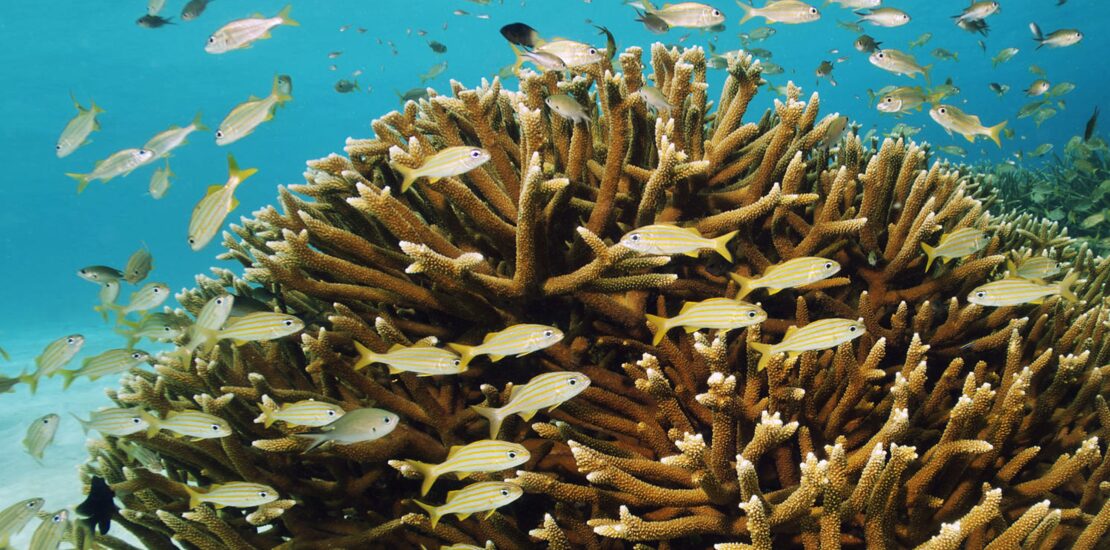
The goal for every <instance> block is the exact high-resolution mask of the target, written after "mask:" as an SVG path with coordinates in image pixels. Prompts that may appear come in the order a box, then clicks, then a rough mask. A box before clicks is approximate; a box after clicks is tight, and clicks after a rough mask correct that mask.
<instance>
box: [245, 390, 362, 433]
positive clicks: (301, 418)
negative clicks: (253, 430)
mask: <svg viewBox="0 0 1110 550" xmlns="http://www.w3.org/2000/svg"><path fill="white" fill-rule="evenodd" d="M259 408H261V409H262V414H260V415H259V416H258V418H255V419H254V423H255V424H262V426H263V427H265V428H269V427H270V426H272V425H273V423H274V422H277V421H278V420H281V421H282V422H285V423H286V424H290V425H293V426H309V427H312V428H319V427H321V426H327V425H328V424H331V423H332V422H335V421H336V420H339V418H340V417H341V416H343V415H344V414H345V413H346V411H345V410H343V407H340V406H339V405H334V404H332V403H326V402H324V401H315V400H312V399H305V400H303V401H297V402H296V403H283V404H282V405H281V407H280V408H279V407H278V404H277V403H275V402H274V400H273V399H271V398H270V396H268V395H263V396H262V403H260V404H259Z"/></svg>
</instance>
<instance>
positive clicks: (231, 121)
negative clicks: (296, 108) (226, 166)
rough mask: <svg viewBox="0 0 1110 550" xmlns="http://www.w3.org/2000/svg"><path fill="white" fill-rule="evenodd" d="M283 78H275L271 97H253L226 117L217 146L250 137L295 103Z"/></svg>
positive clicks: (220, 127) (217, 138) (221, 124)
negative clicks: (275, 114) (287, 106)
mask: <svg viewBox="0 0 1110 550" xmlns="http://www.w3.org/2000/svg"><path fill="white" fill-rule="evenodd" d="M282 78H283V76H282V75H278V76H276V77H274V83H273V85H272V86H271V88H270V95H268V96H266V97H264V98H261V99H259V98H256V97H254V96H251V97H250V98H249V99H247V100H246V101H244V102H243V103H240V104H239V105H237V106H236V107H235V108H234V109H232V110H231V112H230V113H228V114H227V116H226V117H224V119H223V121H222V122H220V126H219V128H217V129H216V145H228V144H231V143H234V142H236V141H239V140H240V139H243V138H245V137H247V136H249V135H250V134H251V133H253V132H254V130H255V128H258V126H259V125H261V124H262V123H263V122H267V121H270V120H272V119H273V118H274V111H276V110H277V108H278V107H281V106H282V105H285V104H286V103H288V102H290V101H293V96H291V95H289V87H288V86H286V85H284V84H283V83H282ZM244 179H245V178H244Z"/></svg>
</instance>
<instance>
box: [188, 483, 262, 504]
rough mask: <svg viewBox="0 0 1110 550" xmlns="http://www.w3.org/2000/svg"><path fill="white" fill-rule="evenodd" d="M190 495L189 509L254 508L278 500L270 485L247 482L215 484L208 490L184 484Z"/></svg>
mask: <svg viewBox="0 0 1110 550" xmlns="http://www.w3.org/2000/svg"><path fill="white" fill-rule="evenodd" d="M182 487H184V488H185V492H187V493H189V508H196V507H198V506H200V505H201V504H204V503H206V502H207V503H209V504H211V505H213V506H215V507H216V508H224V507H227V506H229V507H231V508H252V507H254V506H262V505H263V504H266V503H269V502H273V501H275V500H277V499H278V492H277V490H275V489H274V488H273V487H270V486H269V485H263V484H261V483H250V482H247V481H231V482H228V483H220V484H215V485H212V486H210V487H208V488H207V489H201V488H199V487H192V486H189V485H184V484H182Z"/></svg>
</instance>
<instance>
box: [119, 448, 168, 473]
mask: <svg viewBox="0 0 1110 550" xmlns="http://www.w3.org/2000/svg"><path fill="white" fill-rule="evenodd" d="M116 447H117V448H119V449H120V450H122V451H123V453H124V454H126V455H127V457H128V458H130V459H131V460H133V461H134V462H137V463H138V464H139V465H140V466H142V467H143V468H146V469H147V470H150V471H152V472H157V473H162V472H163V471H165V469H166V468H165V466H163V464H162V458H161V457H159V456H158V453H157V452H155V451H152V450H150V449H148V448H146V447H143V446H142V445H139V444H138V443H135V442H133V441H127V440H119V441H117V442H116Z"/></svg>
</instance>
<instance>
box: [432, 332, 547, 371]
mask: <svg viewBox="0 0 1110 550" xmlns="http://www.w3.org/2000/svg"><path fill="white" fill-rule="evenodd" d="M562 339H563V331H561V330H559V329H557V328H555V327H549V326H547V325H535V324H528V323H523V324H519V325H513V326H511V327H508V328H506V329H504V330H501V331H499V332H490V333H488V334H486V337H485V339H483V340H482V343H481V344H478V345H477V346H467V345H463V344H455V343H451V344H447V346H448V347H449V348H451V349H453V350H455V351H456V352H458V354H459V356H460V358H459V360H460V361H461V365H460V366H461V367H462V368H463V370H465V369H466V367H467V365H469V364H470V360H471V359H473V358H475V357H477V356H479V355H488V356H489V358H490V361H494V362H497V361H500V360H501V359H502V358H504V357H505V356H507V355H515V356H517V357H521V356H524V355H528V354H529V353H532V352H534V351H539V350H541V349H544V348H547V347H550V346H552V345H555V344H556V343H558V342H559V341H560V340H562Z"/></svg>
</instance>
